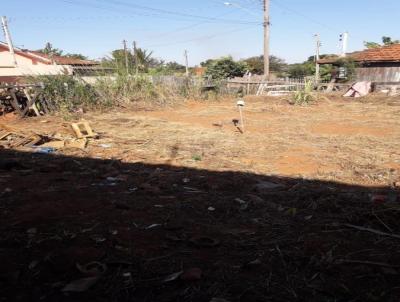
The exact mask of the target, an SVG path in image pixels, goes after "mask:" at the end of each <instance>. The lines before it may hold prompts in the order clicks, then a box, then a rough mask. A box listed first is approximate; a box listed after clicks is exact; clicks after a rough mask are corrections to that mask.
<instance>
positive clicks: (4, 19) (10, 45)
mask: <svg viewBox="0 0 400 302" xmlns="http://www.w3.org/2000/svg"><path fill="white" fill-rule="evenodd" d="M1 23H2V25H3V32H4V37H5V38H6V41H7V44H8V51H9V52H10V54H11V57H12V60H13V64H14V66H15V67H17V65H18V63H17V59H16V58H15V53H14V45H13V43H12V39H11V34H10V31H9V29H8V22H7V17H6V16H3V17H1Z"/></svg>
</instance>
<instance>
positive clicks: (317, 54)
mask: <svg viewBox="0 0 400 302" xmlns="http://www.w3.org/2000/svg"><path fill="white" fill-rule="evenodd" d="M315 40H316V48H315V82H317V83H319V80H320V75H319V63H318V61H319V57H320V48H321V46H322V44H321V40H320V36H319V34H316V35H315Z"/></svg>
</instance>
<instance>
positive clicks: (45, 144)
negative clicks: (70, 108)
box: [0, 121, 97, 153]
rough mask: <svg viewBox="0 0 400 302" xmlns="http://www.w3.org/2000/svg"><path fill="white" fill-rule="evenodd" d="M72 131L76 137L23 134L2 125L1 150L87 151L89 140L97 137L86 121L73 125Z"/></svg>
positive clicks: (0, 128)
mask: <svg viewBox="0 0 400 302" xmlns="http://www.w3.org/2000/svg"><path fill="white" fill-rule="evenodd" d="M71 129H72V132H73V133H74V136H75V137H74V136H72V135H71V136H65V135H61V134H59V133H54V134H49V135H43V134H38V133H32V132H28V133H23V132H21V131H15V130H13V129H11V128H9V127H6V126H3V125H0V149H18V148H22V149H31V150H32V149H33V150H34V151H36V152H39V153H52V152H55V151H56V150H59V149H64V148H78V149H85V148H86V147H87V144H88V139H89V138H96V137H97V134H96V133H94V132H93V130H92V128H91V127H90V124H89V123H88V122H86V121H83V122H79V123H72V124H71Z"/></svg>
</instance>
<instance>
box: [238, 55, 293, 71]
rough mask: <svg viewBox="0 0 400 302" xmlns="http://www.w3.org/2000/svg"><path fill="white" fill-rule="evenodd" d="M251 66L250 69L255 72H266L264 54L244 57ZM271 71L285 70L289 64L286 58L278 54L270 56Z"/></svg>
mask: <svg viewBox="0 0 400 302" xmlns="http://www.w3.org/2000/svg"><path fill="white" fill-rule="evenodd" d="M243 62H245V63H246V64H247V66H248V68H249V71H250V72H251V73H253V74H264V56H262V55H261V56H256V57H250V58H247V59H244V60H243ZM269 64H270V71H271V72H274V73H281V72H283V71H285V69H286V67H287V64H286V62H285V60H283V59H281V58H278V57H276V56H270V57H269Z"/></svg>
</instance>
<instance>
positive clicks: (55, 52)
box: [37, 42, 63, 56]
mask: <svg viewBox="0 0 400 302" xmlns="http://www.w3.org/2000/svg"><path fill="white" fill-rule="evenodd" d="M37 51H38V52H41V53H44V54H46V55H49V56H62V54H63V51H62V50H61V49H58V48H54V47H53V45H52V44H51V43H50V42H47V43H46V45H45V47H44V48H43V49H39V50H37Z"/></svg>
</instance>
